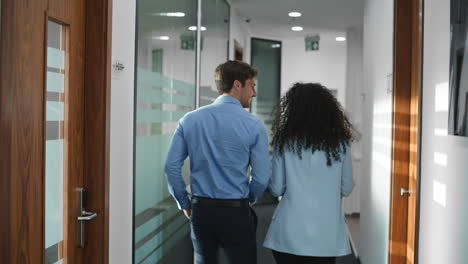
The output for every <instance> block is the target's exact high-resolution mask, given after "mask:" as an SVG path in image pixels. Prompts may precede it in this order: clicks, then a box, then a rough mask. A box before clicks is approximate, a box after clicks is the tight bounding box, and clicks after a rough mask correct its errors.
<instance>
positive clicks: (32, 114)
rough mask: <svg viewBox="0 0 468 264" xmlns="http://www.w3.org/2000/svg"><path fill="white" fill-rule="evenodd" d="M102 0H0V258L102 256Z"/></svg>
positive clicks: (105, 7)
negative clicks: (82, 196)
mask: <svg viewBox="0 0 468 264" xmlns="http://www.w3.org/2000/svg"><path fill="white" fill-rule="evenodd" d="M110 3H111V1H110V0H67V1H64V0H34V1H31V0H2V2H1V5H2V6H1V12H2V14H1V40H0V41H1V42H0V43H1V53H0V70H1V78H0V110H1V111H0V146H1V148H0V210H1V212H2V214H1V217H0V248H1V250H0V259H1V260H2V263H55V262H57V261H60V260H62V261H63V263H107V262H108V252H107V248H108V239H107V237H108V222H109V221H108V193H109V192H108V183H109V180H108V179H109V178H108V138H109V136H108V133H109V131H108V127H109V126H108V121H109V68H110V66H109V65H110V61H109V59H110V52H109V50H110V49H109V47H110V15H109V14H110V11H111V10H112V9H111V6H110ZM79 188H84V189H86V190H87V193H88V195H87V205H86V208H83V209H85V210H87V211H90V212H93V213H96V215H93V214H90V215H83V214H84V213H83V212H82V210H80V209H79V208H78V201H79V199H78V197H79V196H78V189H79ZM80 216H82V217H85V218H82V219H81V220H79V219H78V217H80ZM94 216H95V217H94ZM88 218H89V219H90V220H89V221H87V219H88ZM80 223H83V224H80ZM80 226H84V229H82V230H83V232H80V229H79V227H80ZM80 235H81V238H83V237H84V238H85V239H86V242H85V243H83V245H82V246H81V247H80V246H79V244H80V243H79V239H78V238H79V237H80Z"/></svg>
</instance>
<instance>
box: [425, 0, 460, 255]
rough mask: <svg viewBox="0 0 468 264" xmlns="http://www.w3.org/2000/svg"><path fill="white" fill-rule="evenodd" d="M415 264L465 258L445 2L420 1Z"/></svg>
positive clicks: (446, 4) (447, 18) (458, 149)
mask: <svg viewBox="0 0 468 264" xmlns="http://www.w3.org/2000/svg"><path fill="white" fill-rule="evenodd" d="M424 5H425V7H424V9H425V10H424V54H423V56H424V64H423V97H422V100H423V102H422V107H423V109H422V142H421V147H422V149H421V190H420V195H421V200H420V206H421V207H420V228H419V232H420V233H419V263H424V264H433V263H434V264H435V263H450V264H461V263H466V262H467V259H468V251H467V250H466V246H467V245H468V224H467V223H468V221H467V219H468V203H467V201H468V192H467V191H466V186H467V185H468V177H467V176H468V175H467V171H468V163H467V157H468V138H466V137H456V136H447V132H446V131H447V124H448V111H447V110H448V98H449V97H448V82H449V52H450V1H442V0H426V1H425V3H424Z"/></svg>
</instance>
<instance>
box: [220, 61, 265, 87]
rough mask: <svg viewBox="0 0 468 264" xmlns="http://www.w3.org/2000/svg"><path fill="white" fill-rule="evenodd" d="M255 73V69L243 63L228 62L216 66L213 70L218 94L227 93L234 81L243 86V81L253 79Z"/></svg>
mask: <svg viewBox="0 0 468 264" xmlns="http://www.w3.org/2000/svg"><path fill="white" fill-rule="evenodd" d="M257 73H258V72H257V70H256V69H254V68H253V67H252V66H250V65H249V64H247V63H245V62H240V61H232V60H230V61H227V62H225V63H223V64H220V65H218V67H216V70H215V81H216V87H217V88H218V92H219V94H223V93H229V92H230V91H231V89H232V86H233V85H234V81H235V80H238V81H239V82H241V84H242V86H244V85H245V81H246V80H248V79H253V78H255V77H256V76H257Z"/></svg>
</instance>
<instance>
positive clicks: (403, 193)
mask: <svg viewBox="0 0 468 264" xmlns="http://www.w3.org/2000/svg"><path fill="white" fill-rule="evenodd" d="M412 193H413V190H411V189H405V188H401V189H400V196H403V195H405V194H408V195H411V194H412Z"/></svg>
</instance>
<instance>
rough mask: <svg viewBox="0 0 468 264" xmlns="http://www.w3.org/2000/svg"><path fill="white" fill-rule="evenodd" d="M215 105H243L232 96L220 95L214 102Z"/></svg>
mask: <svg viewBox="0 0 468 264" xmlns="http://www.w3.org/2000/svg"><path fill="white" fill-rule="evenodd" d="M214 103H215V104H226V103H228V104H237V105H239V106H241V103H240V101H239V100H237V98H235V97H233V96H230V95H220V96H218V98H216V100H215V101H214Z"/></svg>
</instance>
